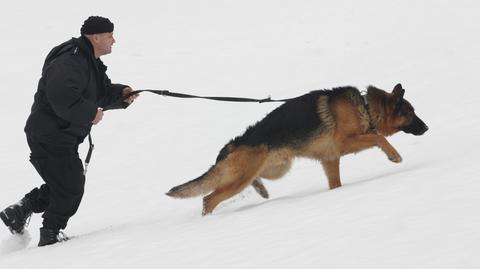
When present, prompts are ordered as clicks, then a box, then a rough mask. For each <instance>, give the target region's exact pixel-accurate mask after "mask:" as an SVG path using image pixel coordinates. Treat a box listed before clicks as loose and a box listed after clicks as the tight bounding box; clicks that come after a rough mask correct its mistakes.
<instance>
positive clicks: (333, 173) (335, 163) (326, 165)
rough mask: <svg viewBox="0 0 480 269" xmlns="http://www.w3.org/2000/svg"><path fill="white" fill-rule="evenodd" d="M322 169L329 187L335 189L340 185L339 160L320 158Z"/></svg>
mask: <svg viewBox="0 0 480 269" xmlns="http://www.w3.org/2000/svg"><path fill="white" fill-rule="evenodd" d="M322 165H323V169H324V170H325V174H326V175H327V178H328V187H329V188H330V189H335V188H338V187H341V186H342V182H341V181H340V160H339V159H336V160H330V161H324V160H322Z"/></svg>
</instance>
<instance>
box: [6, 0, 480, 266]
mask: <svg viewBox="0 0 480 269" xmlns="http://www.w3.org/2000/svg"><path fill="white" fill-rule="evenodd" d="M2 10H3V12H2V16H0V32H1V33H2V36H3V40H4V41H3V42H2V43H3V44H2V48H3V49H2V50H1V51H0V59H2V65H1V67H0V69H1V71H2V87H3V94H2V97H3V98H2V99H3V102H2V105H1V106H0V115H1V116H0V125H1V126H2V132H1V139H0V162H1V172H2V173H1V174H2V176H1V179H2V180H1V188H0V205H1V206H2V208H3V207H6V206H8V205H9V204H11V203H13V202H16V201H18V200H19V199H20V198H21V197H22V196H23V195H24V194H25V193H26V192H28V191H30V190H31V189H32V188H33V187H35V186H38V185H40V184H41V182H42V181H41V179H40V178H39V176H38V175H37V174H36V172H35V170H34V169H33V167H32V166H31V165H30V164H29V163H28V153H29V150H28V146H27V144H26V141H25V136H24V133H23V127H24V124H25V120H26V118H27V116H28V113H29V108H30V106H31V104H32V101H33V94H34V91H35V89H36V85H37V82H38V78H39V76H40V70H41V66H42V63H43V60H44V57H45V56H46V54H47V53H48V51H49V50H50V49H51V48H52V47H53V46H55V45H57V44H59V43H60V42H63V41H65V40H67V39H69V38H70V37H73V36H78V34H79V29H80V26H81V24H82V22H83V20H84V19H85V18H86V17H88V16H89V15H103V16H107V17H109V18H110V19H111V20H112V21H113V22H114V23H115V37H116V39H117V43H116V44H115V45H114V51H113V53H112V54H111V55H108V56H105V57H103V60H104V62H105V63H106V64H107V65H108V66H109V70H108V73H109V76H110V77H111V78H112V80H113V81H116V82H121V83H127V84H129V85H131V86H132V87H134V88H135V89H144V88H153V89H166V90H171V91H176V92H185V93H189V94H196V95H210V96H244V97H253V98H264V97H267V96H272V98H279V99H280V98H288V97H294V96H298V95H300V94H303V93H306V92H308V91H310V90H314V89H323V88H331V87H336V86H345V85H351V86H356V87H359V88H362V89H364V88H365V87H366V86H368V85H370V84H372V85H375V86H377V87H379V88H382V89H386V90H391V89H392V88H393V86H394V85H395V84H396V83H398V82H400V83H402V85H403V86H404V88H405V89H406V95H405V97H406V99H408V100H409V101H410V102H411V103H412V104H413V105H414V106H415V108H416V112H417V114H418V115H419V116H420V117H421V118H422V119H423V120H424V121H425V122H426V123H427V124H428V126H429V127H430V130H429V131H428V132H427V133H426V134H425V135H423V136H420V137H414V136H411V135H408V134H404V133H399V134H397V135H395V136H393V137H391V138H389V141H390V142H391V143H392V145H394V147H396V149H397V150H398V151H399V152H400V154H401V155H402V157H403V162H402V163H400V164H394V163H391V162H389V161H388V159H387V158H386V156H385V155H384V154H383V153H382V152H381V151H380V150H378V149H372V150H368V151H364V152H362V153H360V154H357V155H351V156H347V157H345V158H343V159H342V161H341V176H342V181H343V184H344V186H343V187H341V188H339V189H335V190H328V187H327V181H326V178H325V175H324V174H323V170H322V168H321V166H320V165H319V164H318V163H317V162H314V161H311V160H297V161H296V162H295V163H294V165H293V168H292V170H291V172H290V173H289V174H288V175H287V176H285V177H284V178H283V179H282V180H279V181H274V182H273V181H264V182H265V185H266V187H267V188H268V190H269V192H270V199H268V200H263V199H262V198H260V197H259V196H258V195H257V194H256V193H255V192H254V191H253V189H252V188H248V189H246V190H245V191H244V192H242V193H241V194H239V195H237V196H236V197H234V198H232V199H230V200H228V201H225V202H224V203H222V204H221V205H220V206H219V207H218V208H217V209H216V210H215V211H214V213H213V214H212V215H210V216H207V217H202V216H201V214H200V213H201V206H202V205H201V199H200V198H193V199H187V200H176V199H172V198H170V197H167V196H166V195H164V193H165V192H167V191H168V190H169V189H170V188H171V187H173V186H175V185H178V184H180V183H183V182H185V181H187V180H190V179H193V178H195V177H197V176H198V175H200V174H202V173H203V172H204V171H206V169H207V168H208V167H209V166H210V165H211V164H212V163H213V162H214V160H215V157H216V155H217V153H218V151H219V150H220V149H221V147H222V146H223V145H224V144H225V143H226V142H228V141H229V139H231V138H232V137H234V136H236V135H239V134H241V133H242V132H243V131H244V130H245V128H246V127H247V126H248V125H250V124H253V123H254V122H255V121H257V120H260V119H261V118H262V117H263V116H264V115H265V114H267V113H268V112H269V111H271V110H273V109H274V108H275V107H276V106H278V104H277V103H269V104H256V103H248V104H244V103H223V102H216V101H207V100H199V99H176V98H170V97H160V96H156V95H152V94H149V93H145V94H143V95H142V96H141V97H140V98H139V99H138V100H137V101H136V102H135V104H134V105H133V106H132V107H131V108H129V109H128V110H125V111H111V112H106V115H105V117H104V120H103V121H102V122H101V124H99V125H98V126H96V127H95V128H94V131H93V133H92V135H93V138H94V142H95V145H96V150H95V151H94V153H93V157H92V163H91V165H90V167H89V174H88V177H87V186H86V194H85V196H84V200H83V201H82V204H81V206H80V209H79V211H78V213H77V214H76V215H75V216H74V217H73V218H72V219H71V220H70V222H69V225H68V227H67V229H66V231H65V232H66V233H67V234H68V235H71V236H75V238H74V239H72V240H71V241H68V242H65V243H61V244H56V245H53V246H49V247H43V248H38V247H36V244H37V243H38V239H39V238H38V236H39V235H38V229H39V228H40V226H41V220H42V219H41V217H40V216H39V215H35V216H33V217H32V220H31V222H30V226H29V227H28V229H29V231H30V232H29V234H27V235H26V236H25V237H24V238H18V237H12V236H11V235H10V233H9V232H8V230H7V229H6V228H5V229H0V268H132V266H135V267H136V268H199V269H200V268H279V267H282V268H293V267H295V268H435V269H438V268H448V269H451V268H462V269H463V268H472V269H473V268H480V258H479V257H478V250H479V249H480V228H479V227H480V215H479V214H478V212H479V208H480V195H479V190H480V181H479V180H478V179H479V176H480V170H479V169H478V166H477V165H478V164H477V162H478V160H479V158H478V154H477V150H478V148H479V146H480V140H479V139H478V137H479V135H480V124H479V123H480V122H479V121H480V112H479V110H478V108H477V105H478V103H479V101H480V94H479V93H478V89H477V88H478V85H479V82H480V80H479V78H478V70H479V64H480V53H479V52H478V48H479V45H480V37H479V35H478V33H479V32H480V18H479V17H478V12H479V10H480V4H479V3H478V2H477V1H473V0H472V1H469V0H458V1H455V2H453V1H446V0H440V1H433V0H432V1H430V0H423V1H415V2H413V1H399V0H398V1H380V0H378V1H377V0H367V1H349V0H339V1H335V2H332V1H330V2H328V3H327V2H326V1H313V0H311V1H308V0H303V1H288V0H281V1H273V0H262V1H253V0H243V1H228V0H223V1H222V0H210V1H193V0H190V1H186V0H176V1H173V0H172V1H169V0H162V1H126V2H119V1H112V0H108V1H92V0H87V1H82V2H79V3H75V4H73V3H70V2H67V1H59V0H48V1H47V0H45V1H10V0H7V1H4V2H2ZM476 33H477V34H476ZM87 148H88V146H87V144H86V143H85V144H83V145H82V146H81V149H80V150H81V152H80V154H81V156H85V154H86V151H87ZM30 237H31V239H30Z"/></svg>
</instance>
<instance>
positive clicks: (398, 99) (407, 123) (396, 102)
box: [385, 83, 428, 135]
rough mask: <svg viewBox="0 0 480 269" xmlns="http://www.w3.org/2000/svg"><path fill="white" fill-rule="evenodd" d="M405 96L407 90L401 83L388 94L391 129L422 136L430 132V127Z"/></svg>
mask: <svg viewBox="0 0 480 269" xmlns="http://www.w3.org/2000/svg"><path fill="white" fill-rule="evenodd" d="M404 94H405V90H404V89H403V88H402V85H401V84H400V83H399V84H397V85H396V86H395V87H394V88H393V91H392V92H391V93H390V94H387V95H388V96H387V100H386V111H385V112H386V114H387V115H388V116H387V117H388V122H389V125H390V126H389V127H390V128H391V130H394V132H398V131H403V132H405V133H409V134H413V135H422V134H424V133H425V132H426V131H427V130H428V126H427V125H426V124H425V123H424V122H423V121H422V120H421V119H420V118H419V117H418V116H417V115H416V114H415V109H414V108H413V106H412V105H411V104H410V102H408V101H407V100H405V99H404V98H403V96H404ZM390 128H389V129H390Z"/></svg>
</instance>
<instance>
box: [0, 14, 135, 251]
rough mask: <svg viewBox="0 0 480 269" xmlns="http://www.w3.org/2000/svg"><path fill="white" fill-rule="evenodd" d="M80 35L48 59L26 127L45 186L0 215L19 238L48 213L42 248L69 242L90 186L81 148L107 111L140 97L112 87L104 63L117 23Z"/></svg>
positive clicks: (98, 21) (101, 22) (97, 22)
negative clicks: (68, 231) (69, 229)
mask: <svg viewBox="0 0 480 269" xmlns="http://www.w3.org/2000/svg"><path fill="white" fill-rule="evenodd" d="M80 32H81V36H80V37H79V38H72V39H71V40H69V41H67V42H64V43H62V44H60V45H59V46H57V47H55V48H53V49H52V50H51V51H50V53H49V54H48V56H47V58H46V59H45V63H44V66H43V69H42V77H41V78H40V81H39V83H38V89H37V92H36V93H35V98H34V103H33V105H32V109H31V114H30V116H29V117H28V120H27V123H26V126H25V132H26V135H27V142H28V145H29V147H30V150H31V154H30V162H31V163H32V164H33V166H34V167H35V169H36V170H37V172H38V173H39V174H40V176H41V177H42V179H43V180H44V181H45V184H43V185H41V186H40V187H39V188H35V189H33V190H32V191H30V192H29V193H27V194H26V195H25V197H23V198H22V199H21V201H20V202H18V203H16V204H13V205H11V206H9V207H8V208H6V209H5V210H3V211H2V212H0V218H1V219H2V220H3V222H4V223H5V225H7V227H8V228H9V229H10V231H11V232H12V233H19V234H22V233H23V232H24V229H25V226H26V225H27V224H28V221H29V219H30V217H31V215H32V213H42V212H43V215H42V217H43V227H42V228H40V241H39V243H38V246H45V245H51V244H55V243H57V242H59V241H62V240H64V239H65V238H62V235H63V232H61V231H60V230H62V229H65V227H66V226H67V222H68V220H69V219H70V217H72V216H73V215H74V214H75V212H76V211H77V209H78V207H79V205H80V201H81V200H82V196H83V192H84V185H85V175H84V169H83V165H82V161H81V160H80V158H79V156H78V145H79V144H80V143H82V142H83V140H84V139H85V137H86V136H87V135H88V134H89V133H90V129H91V127H92V125H94V124H98V123H99V122H100V121H101V120H102V118H103V111H102V108H104V107H106V106H108V107H109V109H114V108H126V107H127V106H128V105H130V104H131V103H132V102H133V100H134V99H135V98H136V97H137V96H138V95H132V96H127V95H128V94H129V93H130V92H132V89H131V88H130V87H129V86H126V85H122V84H112V83H111V81H110V79H109V78H108V76H107V75H106V73H105V71H106V70H107V67H106V66H105V65H104V64H103V62H102V61H101V60H100V56H103V55H106V54H109V53H111V51H112V45H113V44H114V43H115V39H114V38H113V23H112V22H110V20H109V19H107V18H103V17H99V16H92V17H89V18H88V19H87V20H85V22H84V24H83V26H82V27H81V29H80ZM127 97H128V98H127ZM122 99H125V100H124V101H123V102H122V101H121V100H122ZM118 100H120V101H119V102H118Z"/></svg>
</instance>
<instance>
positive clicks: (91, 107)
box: [25, 36, 128, 144]
mask: <svg viewBox="0 0 480 269" xmlns="http://www.w3.org/2000/svg"><path fill="white" fill-rule="evenodd" d="M106 70H107V67H106V66H105V65H104V64H103V62H102V61H101V60H100V59H95V57H94V52H93V47H92V45H91V43H90V41H89V40H88V39H87V38H85V37H83V36H82V37H80V38H72V39H71V40H69V41H67V42H64V43H63V44H60V45H59V46H57V47H55V48H53V49H52V50H51V51H50V53H49V54H48V56H47V58H46V59H45V63H44V66H43V69H42V77H41V78H40V81H39V82H38V89H37V92H36V93H35V100H34V103H33V105H32V110H31V114H30V116H29V117H28V119H27V124H26V126H25V132H26V133H27V136H28V137H30V138H33V139H35V140H37V141H39V142H42V143H47V144H52V143H54V144H57V143H62V144H63V143H68V144H79V143H81V142H82V141H83V140H84V139H85V137H86V136H87V135H88V133H89V132H90V129H91V127H92V121H93V120H94V118H95V115H96V113H97V109H98V108H99V107H106V106H108V105H111V104H113V103H115V101H117V100H118V99H119V98H121V97H122V90H123V89H124V88H125V87H127V86H126V85H122V84H112V83H111V81H110V79H109V78H108V76H107V74H106V73H105V71H106ZM127 106H128V104H127V103H125V102H121V103H119V105H118V106H116V107H113V108H126V107H127Z"/></svg>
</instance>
